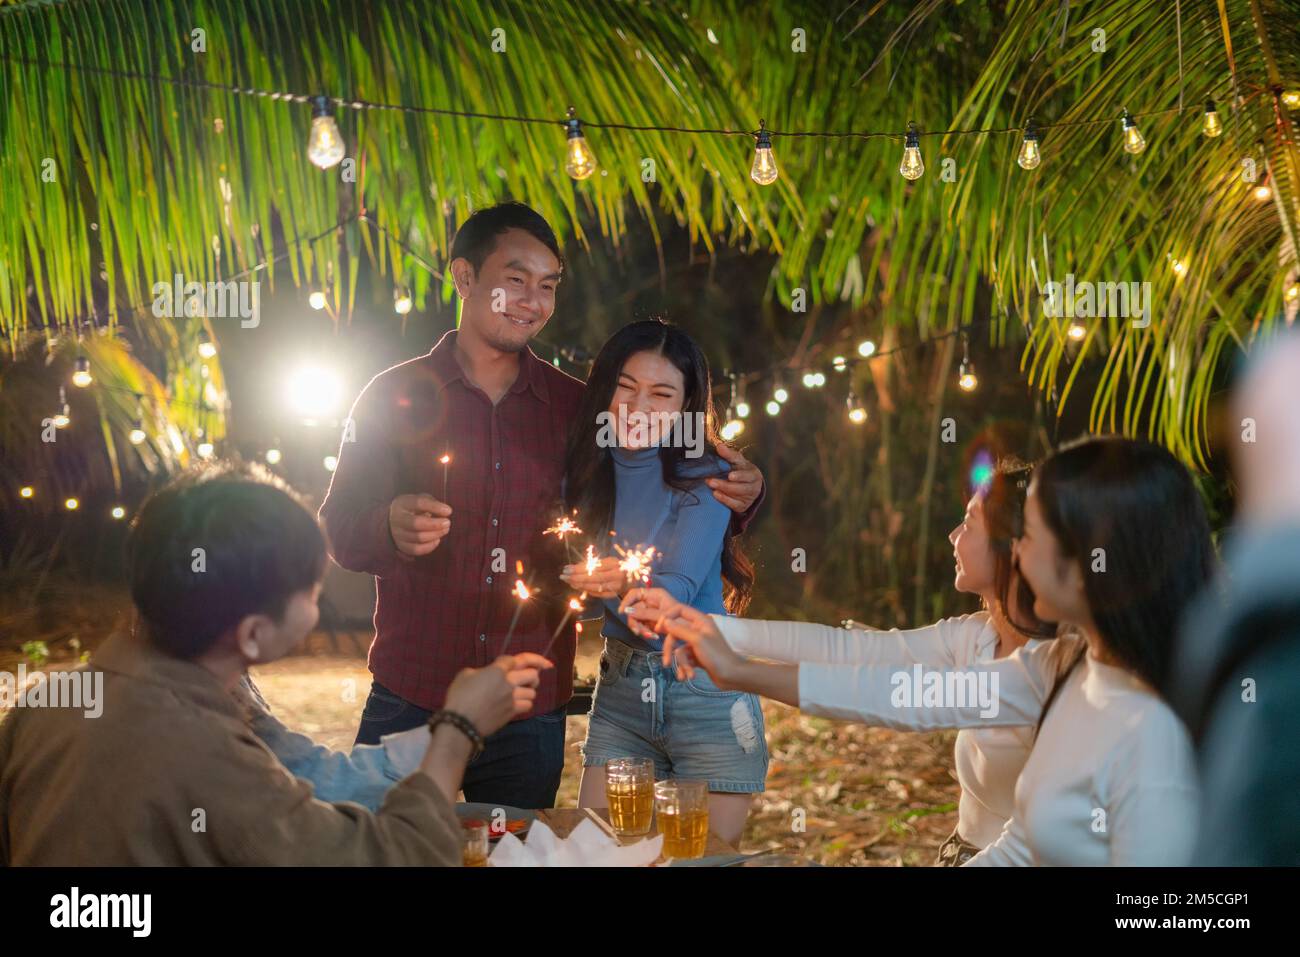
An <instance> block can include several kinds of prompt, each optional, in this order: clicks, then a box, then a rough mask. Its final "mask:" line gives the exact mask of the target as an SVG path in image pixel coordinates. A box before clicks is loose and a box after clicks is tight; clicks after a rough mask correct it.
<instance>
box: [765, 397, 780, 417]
mask: <svg viewBox="0 0 1300 957" xmlns="http://www.w3.org/2000/svg"><path fill="white" fill-rule="evenodd" d="M780 412H781V403H780V402H777V401H776V399H772V400H771V401H770V402H768V403H767V414H768V415H779V414H780Z"/></svg>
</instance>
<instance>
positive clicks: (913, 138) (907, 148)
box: [898, 122, 925, 180]
mask: <svg viewBox="0 0 1300 957" xmlns="http://www.w3.org/2000/svg"><path fill="white" fill-rule="evenodd" d="M898 171H899V172H900V173H902V174H903V178H904V179H909V180H915V179H920V178H921V174H922V173H924V172H925V163H924V162H922V160H921V137H920V136H919V135H918V134H917V132H916V124H915V123H912V122H909V123H908V124H907V138H906V139H905V140H904V141H903V162H902V163H900V164H899V166H898Z"/></svg>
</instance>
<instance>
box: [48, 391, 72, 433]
mask: <svg viewBox="0 0 1300 957" xmlns="http://www.w3.org/2000/svg"><path fill="white" fill-rule="evenodd" d="M53 421H54V427H55V428H56V429H66V428H67V427H68V426H69V425H70V424H71V422H72V408H71V407H70V406H69V405H68V397H67V395H66V394H65V393H64V391H63V386H59V408H58V411H56V412H55V413H54V418H53Z"/></svg>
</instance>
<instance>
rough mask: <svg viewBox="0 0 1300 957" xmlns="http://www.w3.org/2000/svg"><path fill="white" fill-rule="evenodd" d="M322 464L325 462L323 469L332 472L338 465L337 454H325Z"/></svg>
mask: <svg viewBox="0 0 1300 957" xmlns="http://www.w3.org/2000/svg"><path fill="white" fill-rule="evenodd" d="M324 464H325V471H326V472H333V471H334V470H335V469H336V468H338V467H339V460H338V456H337V455H327V456H325V462H324Z"/></svg>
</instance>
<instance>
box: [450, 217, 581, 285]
mask: <svg viewBox="0 0 1300 957" xmlns="http://www.w3.org/2000/svg"><path fill="white" fill-rule="evenodd" d="M507 229H522V230H523V231H524V232H526V233H528V234H529V235H530V236H532V237H534V238H535V239H537V241H538V242H540V243H541V244H542V245H544V246H545V247H546V248H547V249H549V250H550V251H551V252H553V253H555V258H556V259H558V260H559V261H560V268H561V269H563V268H564V257H563V256H561V255H560V244H559V242H558V241H557V240H556V238H555V230H553V229H551V224H550V223H548V222H547V221H546V219H545V218H544V217H543V216H542V214H541V213H539V212H537V210H535V209H533V208H532V207H530V206H525V205H524V204H523V203H498V204H497V205H496V206H488V207H486V208H485V209H480V210H476V211H475V212H474V213H473V214H471V216H470V217H469V219H467V220H465V222H463V223H461V224H460V229H458V230H456V236H455V238H454V239H452V241H451V258H452V259H467V260H469V264H470V265H471V266H473V267H474V272H475V274H477V273H478V271H479V270H480V269H481V268H483V261H484V260H486V259H487V258H488V256H490V255H492V250H494V249H495V248H496V245H497V237H498V236H500V235H501V234H502V233H504V232H505V231H506V230H507Z"/></svg>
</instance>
